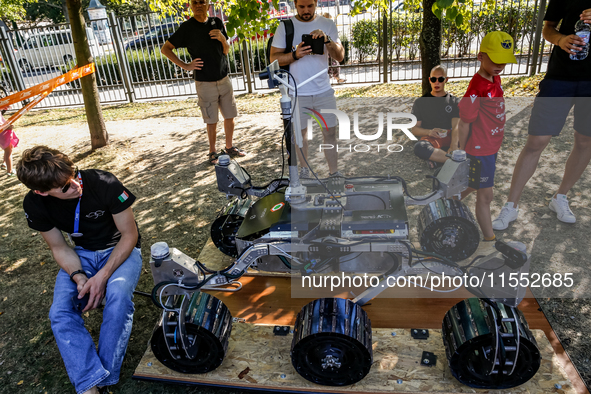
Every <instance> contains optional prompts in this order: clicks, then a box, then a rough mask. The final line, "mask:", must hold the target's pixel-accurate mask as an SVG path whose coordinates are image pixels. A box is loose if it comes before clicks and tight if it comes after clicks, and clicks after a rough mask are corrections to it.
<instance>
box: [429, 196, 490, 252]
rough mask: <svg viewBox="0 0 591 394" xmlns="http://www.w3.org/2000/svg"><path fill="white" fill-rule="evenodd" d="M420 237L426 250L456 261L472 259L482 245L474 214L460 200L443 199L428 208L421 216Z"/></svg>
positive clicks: (432, 203)
mask: <svg viewBox="0 0 591 394" xmlns="http://www.w3.org/2000/svg"><path fill="white" fill-rule="evenodd" d="M418 233H419V237H420V243H421V247H422V249H423V250H425V251H427V252H434V253H437V254H440V255H442V256H444V257H446V258H448V259H450V260H452V261H460V260H464V259H466V258H468V257H470V256H471V255H472V254H473V253H474V252H475V251H476V249H477V248H478V244H479V243H480V235H479V232H478V226H477V224H476V221H475V220H474V216H472V212H470V209H468V207H466V205H464V203H462V202H461V201H458V200H451V199H450V200H445V199H439V200H436V201H433V202H431V203H430V204H427V205H426V206H425V207H424V208H423V210H422V211H421V213H420V214H419V219H418Z"/></svg>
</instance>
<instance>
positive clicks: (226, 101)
mask: <svg viewBox="0 0 591 394" xmlns="http://www.w3.org/2000/svg"><path fill="white" fill-rule="evenodd" d="M195 87H196V88H197V97H198V99H199V101H198V104H199V108H201V114H202V116H203V121H204V122H205V123H206V124H212V123H217V122H218V108H219V109H220V111H222V116H223V117H224V119H232V118H235V117H236V116H238V110H237V109H236V100H234V89H232V82H231V81H230V78H229V77H227V76H226V77H224V78H222V79H220V80H219V81H216V82H200V81H195Z"/></svg>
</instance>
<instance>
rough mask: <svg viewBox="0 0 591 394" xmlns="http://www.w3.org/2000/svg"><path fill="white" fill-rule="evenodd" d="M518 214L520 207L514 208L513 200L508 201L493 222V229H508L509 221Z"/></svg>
mask: <svg viewBox="0 0 591 394" xmlns="http://www.w3.org/2000/svg"><path fill="white" fill-rule="evenodd" d="M518 214H519V208H514V207H513V203H512V202H508V203H506V204H505V206H504V207H503V208H502V209H501V213H499V216H497V218H496V219H495V220H493V222H492V228H493V230H506V229H507V227H509V223H511V222H512V221H514V220H515V219H517V215H518Z"/></svg>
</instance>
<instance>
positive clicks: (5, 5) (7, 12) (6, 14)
mask: <svg viewBox="0 0 591 394" xmlns="http://www.w3.org/2000/svg"><path fill="white" fill-rule="evenodd" d="M26 2H27V1H26V0H0V19H3V20H21V19H23V17H24V16H25V9H24V4H25V3H26Z"/></svg>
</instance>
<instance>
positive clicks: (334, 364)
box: [291, 298, 373, 386]
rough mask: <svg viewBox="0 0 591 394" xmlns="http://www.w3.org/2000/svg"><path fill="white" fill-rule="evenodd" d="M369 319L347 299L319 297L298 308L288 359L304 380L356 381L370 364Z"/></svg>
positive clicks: (333, 383)
mask: <svg viewBox="0 0 591 394" xmlns="http://www.w3.org/2000/svg"><path fill="white" fill-rule="evenodd" d="M371 345H372V343H371V322H370V320H369V318H368V317H367V314H366V313H365V311H364V310H363V309H362V308H361V307H360V306H359V305H356V304H354V303H353V302H351V301H350V300H345V299H340V298H321V299H318V300H316V301H312V302H311V303H309V304H308V305H306V306H305V307H303V308H302V310H301V311H300V313H299V314H298V316H297V319H296V323H295V327H294V337H293V342H292V344H291V362H292V364H293V366H294V368H295V369H296V371H297V372H298V373H299V374H300V375H302V377H304V378H305V379H307V380H309V381H311V382H313V383H317V384H322V385H326V386H345V385H349V384H353V383H355V382H358V381H360V380H361V379H363V378H364V377H365V375H367V373H368V372H369V369H370V368H371V363H372V357H373V353H372V346H371Z"/></svg>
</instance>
